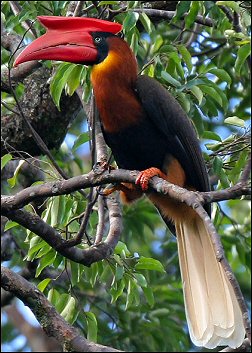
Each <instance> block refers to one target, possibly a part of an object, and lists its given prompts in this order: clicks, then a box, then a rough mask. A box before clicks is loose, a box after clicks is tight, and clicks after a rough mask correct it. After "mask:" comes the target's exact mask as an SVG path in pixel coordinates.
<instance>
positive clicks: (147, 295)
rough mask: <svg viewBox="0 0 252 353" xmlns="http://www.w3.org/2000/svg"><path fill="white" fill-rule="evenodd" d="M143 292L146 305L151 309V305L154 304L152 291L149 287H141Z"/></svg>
mask: <svg viewBox="0 0 252 353" xmlns="http://www.w3.org/2000/svg"><path fill="white" fill-rule="evenodd" d="M143 292H144V296H145V298H146V300H147V303H148V304H149V306H150V307H151V308H152V307H153V305H154V304H155V299H154V295H153V291H152V289H151V288H150V287H143Z"/></svg>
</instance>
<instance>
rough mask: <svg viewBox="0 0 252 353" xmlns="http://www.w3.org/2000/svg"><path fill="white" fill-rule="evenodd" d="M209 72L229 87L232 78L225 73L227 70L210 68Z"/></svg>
mask: <svg viewBox="0 0 252 353" xmlns="http://www.w3.org/2000/svg"><path fill="white" fill-rule="evenodd" d="M209 73H210V74H213V75H215V76H217V77H218V78H219V79H220V80H221V81H224V82H227V84H228V87H230V85H231V83H232V79H231V77H230V76H229V74H228V73H227V71H225V70H223V69H211V70H209Z"/></svg>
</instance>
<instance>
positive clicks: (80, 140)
mask: <svg viewBox="0 0 252 353" xmlns="http://www.w3.org/2000/svg"><path fill="white" fill-rule="evenodd" d="M87 141H89V133H88V132H83V133H82V134H80V135H79V136H78V137H77V139H76V140H75V141H74V145H73V147H72V150H73V151H76V150H77V148H78V147H80V146H81V145H83V144H84V143H86V142H87Z"/></svg>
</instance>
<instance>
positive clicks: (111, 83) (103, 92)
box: [91, 37, 142, 133]
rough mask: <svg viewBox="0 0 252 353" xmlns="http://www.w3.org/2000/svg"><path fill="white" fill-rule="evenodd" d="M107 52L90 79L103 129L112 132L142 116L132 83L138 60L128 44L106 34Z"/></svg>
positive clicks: (134, 80)
mask: <svg viewBox="0 0 252 353" xmlns="http://www.w3.org/2000/svg"><path fill="white" fill-rule="evenodd" d="M108 42H109V53H108V56H107V57H106V58H105V59H104V60H103V61H102V62H101V63H99V64H97V65H94V67H93V70H92V73H91V81H92V85H93V88H94V95H95V99H96V104H97V107H98V110H99V113H100V118H101V121H102V124H103V127H104V129H105V131H107V132H110V133H113V132H117V131H120V130H122V129H124V128H126V127H128V126H130V125H131V124H134V123H136V122H137V121H138V120H139V119H141V116H142V108H141V104H140V102H139V101H138V99H137V97H136V95H135V92H134V86H135V82H136V79H137V63H136V59H135V57H134V54H133V53H132V51H131V49H130V48H129V46H128V44H127V43H126V42H125V41H124V40H122V39H120V38H117V37H112V38H109V40H108Z"/></svg>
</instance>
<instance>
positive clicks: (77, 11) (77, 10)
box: [73, 1, 84, 17]
mask: <svg viewBox="0 0 252 353" xmlns="http://www.w3.org/2000/svg"><path fill="white" fill-rule="evenodd" d="M83 5H84V1H77V4H76V7H75V10H74V13H73V17H78V16H80V15H81V10H82V7H83Z"/></svg>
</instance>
